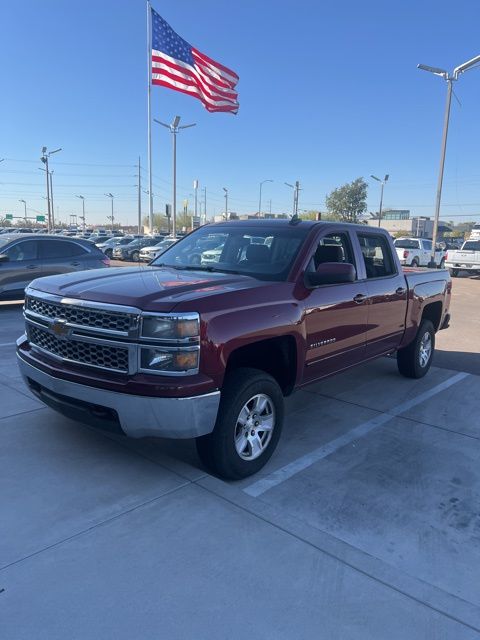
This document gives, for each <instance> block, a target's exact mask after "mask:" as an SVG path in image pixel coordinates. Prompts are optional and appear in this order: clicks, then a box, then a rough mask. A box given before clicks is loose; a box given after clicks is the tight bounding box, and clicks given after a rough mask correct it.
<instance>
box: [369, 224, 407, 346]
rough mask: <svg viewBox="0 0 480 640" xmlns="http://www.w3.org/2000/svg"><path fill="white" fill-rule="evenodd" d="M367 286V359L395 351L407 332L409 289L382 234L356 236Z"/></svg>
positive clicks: (371, 233)
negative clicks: (406, 318)
mask: <svg viewBox="0 0 480 640" xmlns="http://www.w3.org/2000/svg"><path fill="white" fill-rule="evenodd" d="M357 238H358V242H359V248H360V251H361V255H362V256H363V269H362V271H363V278H364V282H365V283H366V286H367V294H368V316H367V335H366V338H367V357H368V358H371V357H375V356H377V355H381V354H383V353H388V352H389V351H393V350H395V349H396V348H397V347H398V345H399V344H400V341H401V339H402V336H403V333H404V331H405V317H406V313H407V285H406V281H405V276H404V275H403V271H401V270H399V269H398V266H397V261H396V260H394V257H393V254H392V250H391V247H390V243H389V242H388V240H387V237H386V236H385V235H384V234H381V233H374V232H368V231H365V232H363V231H362V232H357Z"/></svg>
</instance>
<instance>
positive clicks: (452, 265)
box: [445, 239, 480, 278]
mask: <svg viewBox="0 0 480 640" xmlns="http://www.w3.org/2000/svg"><path fill="white" fill-rule="evenodd" d="M445 266H446V267H447V269H449V270H450V275H451V276H452V277H453V278H456V277H457V276H458V272H459V271H469V272H470V273H472V272H478V273H480V239H478V240H467V241H466V242H464V243H463V245H462V248H461V249H457V250H453V251H452V250H451V249H449V250H448V252H447V255H446V257H445Z"/></svg>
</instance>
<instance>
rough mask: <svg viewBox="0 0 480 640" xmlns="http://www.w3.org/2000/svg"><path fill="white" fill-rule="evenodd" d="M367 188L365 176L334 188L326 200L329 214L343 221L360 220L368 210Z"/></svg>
mask: <svg viewBox="0 0 480 640" xmlns="http://www.w3.org/2000/svg"><path fill="white" fill-rule="evenodd" d="M367 189H368V185H367V183H366V182H365V180H364V179H363V178H357V179H356V180H354V181H353V182H350V183H347V184H344V185H343V186H341V187H338V188H337V189H334V190H333V191H332V192H331V193H330V194H329V195H328V196H327V197H326V200H325V203H326V205H327V209H328V212H329V214H330V215H332V216H334V217H335V218H337V219H339V220H342V221H343V222H358V218H359V217H360V216H361V215H362V214H363V213H365V211H366V210H367Z"/></svg>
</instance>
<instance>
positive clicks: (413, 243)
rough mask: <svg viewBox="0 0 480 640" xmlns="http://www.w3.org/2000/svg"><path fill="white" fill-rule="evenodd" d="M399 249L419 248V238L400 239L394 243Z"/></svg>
mask: <svg viewBox="0 0 480 640" xmlns="http://www.w3.org/2000/svg"><path fill="white" fill-rule="evenodd" d="M393 244H394V245H395V247H396V248H397V249H418V248H419V246H420V245H419V244H418V240H409V239H408V238H407V239H401V238H400V239H398V240H395V242H394V243H393Z"/></svg>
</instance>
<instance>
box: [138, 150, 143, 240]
mask: <svg viewBox="0 0 480 640" xmlns="http://www.w3.org/2000/svg"><path fill="white" fill-rule="evenodd" d="M141 226H142V178H141V176H140V156H138V231H137V233H138V235H140V227H141Z"/></svg>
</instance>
